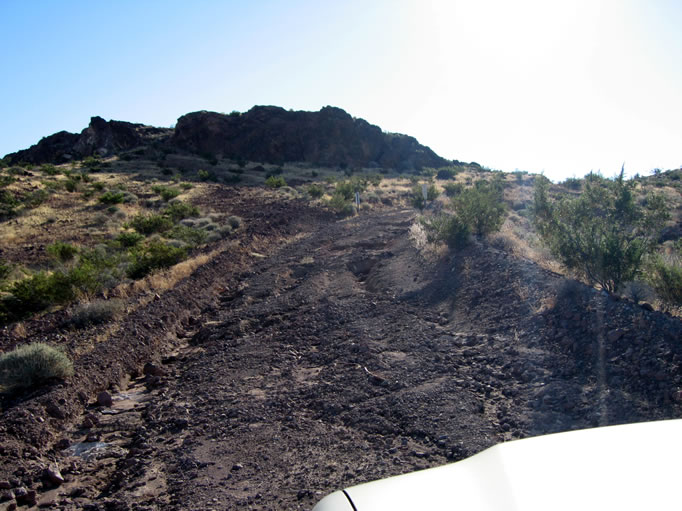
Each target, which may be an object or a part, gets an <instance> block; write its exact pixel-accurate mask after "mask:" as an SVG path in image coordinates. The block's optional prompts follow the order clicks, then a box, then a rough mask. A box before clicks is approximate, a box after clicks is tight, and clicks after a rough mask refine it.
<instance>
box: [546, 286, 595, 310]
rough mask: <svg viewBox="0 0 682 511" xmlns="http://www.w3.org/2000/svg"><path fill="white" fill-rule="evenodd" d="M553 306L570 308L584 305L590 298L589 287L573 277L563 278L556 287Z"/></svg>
mask: <svg viewBox="0 0 682 511" xmlns="http://www.w3.org/2000/svg"><path fill="white" fill-rule="evenodd" d="M555 289H556V291H555V292H556V301H555V305H554V307H555V308H558V309H570V308H573V307H576V306H579V307H581V306H584V305H585V303H587V301H588V300H589V299H590V294H589V291H590V290H589V288H588V287H587V286H585V285H584V284H583V283H581V282H578V281H577V280H573V279H564V280H562V281H561V282H559V283H558V284H557V285H556V287H555Z"/></svg>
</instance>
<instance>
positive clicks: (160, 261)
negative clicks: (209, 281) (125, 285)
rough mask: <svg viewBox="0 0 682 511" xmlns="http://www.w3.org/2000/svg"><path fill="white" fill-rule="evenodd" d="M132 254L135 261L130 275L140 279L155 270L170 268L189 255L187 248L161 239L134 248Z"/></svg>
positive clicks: (130, 268) (129, 271)
mask: <svg viewBox="0 0 682 511" xmlns="http://www.w3.org/2000/svg"><path fill="white" fill-rule="evenodd" d="M131 256H132V258H133V261H132V263H131V265H130V267H129V268H128V276H129V277H130V278H133V279H140V278H143V277H145V276H146V275H149V274H150V273H151V272H152V271H154V270H158V269H162V268H170V267H171V266H174V265H175V264H177V263H179V262H180V261H182V260H183V259H185V257H187V250H186V249H185V248H182V247H173V246H170V245H167V244H166V243H163V242H161V241H151V242H149V243H148V244H147V245H145V246H141V247H136V248H134V249H133V250H132V251H131Z"/></svg>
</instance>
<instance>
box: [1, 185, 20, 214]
mask: <svg viewBox="0 0 682 511" xmlns="http://www.w3.org/2000/svg"><path fill="white" fill-rule="evenodd" d="M19 204H20V203H19V200H17V198H16V197H15V196H14V194H13V193H12V192H10V191H9V190H0V219H3V218H11V217H13V216H14V215H16V213H17V207H18V206H19Z"/></svg>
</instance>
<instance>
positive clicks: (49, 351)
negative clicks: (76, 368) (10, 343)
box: [0, 343, 73, 391]
mask: <svg viewBox="0 0 682 511" xmlns="http://www.w3.org/2000/svg"><path fill="white" fill-rule="evenodd" d="M72 374H73V364H72V363H71V360H69V357H67V356H66V354H65V353H64V352H63V351H61V350H59V349H57V348H53V347H52V346H48V345H47V344H43V343H32V344H28V345H24V346H20V347H18V348H16V349H14V350H12V351H10V352H9V353H4V354H3V355H1V356H0V388H1V389H2V390H3V391H14V390H21V389H30V388H34V387H36V386H38V385H41V384H44V383H46V382H48V381H49V380H52V379H63V378H66V377H68V376H71V375H72Z"/></svg>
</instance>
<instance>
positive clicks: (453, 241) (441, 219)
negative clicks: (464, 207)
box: [420, 214, 470, 249]
mask: <svg viewBox="0 0 682 511" xmlns="http://www.w3.org/2000/svg"><path fill="white" fill-rule="evenodd" d="M420 223H421V224H422V226H424V230H425V231H426V239H427V241H429V242H430V243H434V242H445V243H446V244H447V245H448V247H450V248H452V249H460V248H464V247H465V246H466V245H467V244H468V243H469V233H470V232H469V226H468V225H467V224H466V223H464V222H463V221H462V220H460V219H459V218H458V217H457V216H455V215H446V214H441V215H436V216H432V217H428V218H421V219H420Z"/></svg>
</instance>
